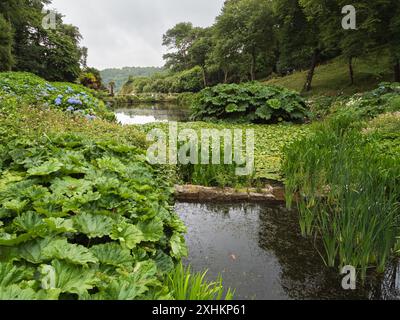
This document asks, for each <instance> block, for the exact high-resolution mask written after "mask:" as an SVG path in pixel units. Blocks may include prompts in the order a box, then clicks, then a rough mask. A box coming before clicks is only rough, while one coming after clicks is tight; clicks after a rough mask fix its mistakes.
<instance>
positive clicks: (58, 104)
mask: <svg viewBox="0 0 400 320" xmlns="http://www.w3.org/2000/svg"><path fill="white" fill-rule="evenodd" d="M54 103H55V104H56V106H60V105H61V104H62V100H61V98H60V97H57V98H56V100H54Z"/></svg>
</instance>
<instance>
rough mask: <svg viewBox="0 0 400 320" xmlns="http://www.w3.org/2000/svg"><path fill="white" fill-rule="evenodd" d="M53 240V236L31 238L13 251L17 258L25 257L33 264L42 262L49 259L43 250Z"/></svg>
mask: <svg viewBox="0 0 400 320" xmlns="http://www.w3.org/2000/svg"><path fill="white" fill-rule="evenodd" d="M51 241H52V239H51V238H45V239H36V240H31V241H29V242H26V243H23V244H20V245H19V246H18V247H16V248H15V250H13V253H14V255H15V258H17V259H24V260H26V261H28V262H30V263H33V264H38V263H42V262H44V261H45V260H46V259H47V257H45V256H44V254H43V251H44V249H45V248H46V247H47V246H48V245H49V244H50V243H51Z"/></svg>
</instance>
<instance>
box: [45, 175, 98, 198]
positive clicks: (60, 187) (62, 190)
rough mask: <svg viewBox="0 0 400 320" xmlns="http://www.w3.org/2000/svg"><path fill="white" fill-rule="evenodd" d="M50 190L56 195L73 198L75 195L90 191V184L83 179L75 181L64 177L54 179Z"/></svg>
mask: <svg viewBox="0 0 400 320" xmlns="http://www.w3.org/2000/svg"><path fill="white" fill-rule="evenodd" d="M51 190H52V191H53V192H54V193H55V194H57V195H64V194H65V195H67V196H73V195H75V194H83V193H85V192H87V191H91V190H92V183H91V182H90V181H87V180H85V179H75V178H72V177H64V178H62V179H59V178H57V179H55V180H54V182H53V184H52V185H51Z"/></svg>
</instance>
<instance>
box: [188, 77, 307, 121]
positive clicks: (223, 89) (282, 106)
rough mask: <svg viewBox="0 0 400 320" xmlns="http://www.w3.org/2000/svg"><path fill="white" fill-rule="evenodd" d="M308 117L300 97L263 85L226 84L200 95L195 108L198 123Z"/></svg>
mask: <svg viewBox="0 0 400 320" xmlns="http://www.w3.org/2000/svg"><path fill="white" fill-rule="evenodd" d="M308 115H309V113H308V110H307V106H306V103H305V102H304V100H303V99H302V98H301V96H300V95H299V94H297V93H296V92H294V91H290V90H287V89H284V88H278V87H271V86H265V85H262V84H260V83H245V84H223V85H217V86H215V87H211V88H206V89H204V90H202V91H201V92H200V93H199V96H198V99H197V101H196V102H195V104H194V107H193V114H192V118H193V119H195V120H210V119H211V120H213V119H233V120H240V121H244V122H256V123H276V122H283V121H297V122H301V121H304V120H305V118H306V117H307V116H308Z"/></svg>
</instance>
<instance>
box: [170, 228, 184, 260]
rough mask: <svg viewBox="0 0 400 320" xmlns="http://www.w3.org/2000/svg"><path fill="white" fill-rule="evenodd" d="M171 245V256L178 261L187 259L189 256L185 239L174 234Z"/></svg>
mask: <svg viewBox="0 0 400 320" xmlns="http://www.w3.org/2000/svg"><path fill="white" fill-rule="evenodd" d="M169 243H170V245H171V256H172V257H174V258H176V259H181V258H182V257H186V256H187V254H188V251H187V247H186V243H185V239H184V238H183V236H182V235H181V234H179V233H176V232H175V233H174V234H173V235H172V237H171V239H170V241H169Z"/></svg>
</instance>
